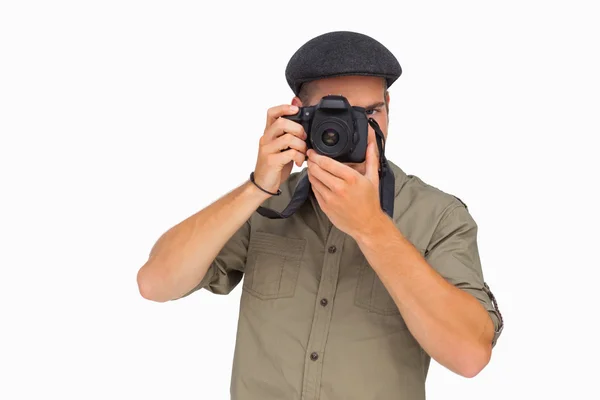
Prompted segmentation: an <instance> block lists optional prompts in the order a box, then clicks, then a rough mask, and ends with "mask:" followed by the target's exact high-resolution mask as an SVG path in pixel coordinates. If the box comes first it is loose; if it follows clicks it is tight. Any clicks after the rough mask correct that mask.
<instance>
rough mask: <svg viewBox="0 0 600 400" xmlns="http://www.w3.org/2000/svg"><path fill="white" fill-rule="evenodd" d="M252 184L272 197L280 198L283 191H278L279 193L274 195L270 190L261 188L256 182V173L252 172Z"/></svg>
mask: <svg viewBox="0 0 600 400" xmlns="http://www.w3.org/2000/svg"><path fill="white" fill-rule="evenodd" d="M250 182H252V183H254V186H256V187H257V188H259V189H260V190H262V191H263V192H265V193H268V194H270V195H271V196H279V195H280V194H281V189H277V193H272V192H269V191H268V190H265V189H263V188H261V187H260V186H258V184H257V183H256V182H255V181H254V171H252V172H251V173H250Z"/></svg>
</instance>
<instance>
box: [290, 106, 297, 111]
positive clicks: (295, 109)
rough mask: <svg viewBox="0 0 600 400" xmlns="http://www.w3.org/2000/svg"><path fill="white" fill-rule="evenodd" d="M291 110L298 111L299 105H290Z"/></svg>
mask: <svg viewBox="0 0 600 400" xmlns="http://www.w3.org/2000/svg"><path fill="white" fill-rule="evenodd" d="M290 111H291V112H298V107H296V106H290Z"/></svg>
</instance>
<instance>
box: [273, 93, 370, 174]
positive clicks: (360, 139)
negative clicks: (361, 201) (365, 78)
mask: <svg viewBox="0 0 600 400" xmlns="http://www.w3.org/2000/svg"><path fill="white" fill-rule="evenodd" d="M283 118H287V119H289V120H291V121H294V122H297V123H299V124H301V125H302V126H303V128H304V131H305V132H306V135H307V138H306V144H307V148H308V149H313V150H315V151H316V152H317V153H318V154H322V155H325V156H328V157H331V158H333V159H335V160H337V161H339V162H351V163H361V162H363V161H365V156H366V153H367V139H368V132H369V122H368V119H367V114H366V110H365V109H364V108H363V107H358V106H354V107H352V106H350V103H349V102H348V100H347V99H346V98H345V97H344V96H338V95H328V96H324V97H323V98H322V99H321V100H320V101H319V103H318V104H317V105H314V106H310V107H300V110H299V111H298V112H297V113H296V114H294V115H284V116H283Z"/></svg>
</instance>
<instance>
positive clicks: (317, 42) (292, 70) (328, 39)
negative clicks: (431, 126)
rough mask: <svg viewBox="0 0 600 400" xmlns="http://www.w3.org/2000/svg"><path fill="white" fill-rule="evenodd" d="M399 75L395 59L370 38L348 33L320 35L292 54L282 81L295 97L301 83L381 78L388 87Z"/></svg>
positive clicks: (339, 32)
mask: <svg viewBox="0 0 600 400" xmlns="http://www.w3.org/2000/svg"><path fill="white" fill-rule="evenodd" d="M401 74H402V68H401V67H400V63H399V62H398V60H397V59H396V57H395V56H394V55H393V54H392V53H391V52H390V51H389V50H388V49H387V48H386V47H385V46H384V45H382V44H381V43H379V42H378V41H377V40H375V39H373V38H372V37H370V36H367V35H364V34H362V33H357V32H350V31H335V32H329V33H325V34H322V35H319V36H317V37H315V38H313V39H311V40H309V41H308V42H306V43H305V44H303V45H302V46H301V47H300V48H299V49H298V50H297V51H296V53H294V55H293V56H292V58H290V61H289V62H288V65H287V67H286V69H285V78H286V80H287V82H288V85H290V88H292V91H293V92H294V94H295V95H298V93H299V92H300V87H301V86H302V84H303V83H305V82H308V81H312V80H315V79H321V78H329V77H333V76H344V75H366V76H380V77H382V78H385V79H386V81H387V85H388V87H390V86H391V85H392V83H394V82H395V81H396V79H398V78H399V77H400V75H401Z"/></svg>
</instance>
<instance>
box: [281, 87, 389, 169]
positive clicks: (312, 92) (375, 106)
mask: <svg viewBox="0 0 600 400" xmlns="http://www.w3.org/2000/svg"><path fill="white" fill-rule="evenodd" d="M309 85H310V86H309V101H308V103H309V104H302V101H301V100H300V99H299V98H298V97H294V99H293V100H292V104H293V105H295V106H298V107H302V106H312V105H315V104H317V103H318V102H319V100H320V99H321V98H322V97H323V96H327V95H330V94H336V95H342V96H344V97H346V98H347V99H348V102H350V105H351V106H359V107H364V108H366V112H367V117H368V118H373V119H374V120H375V121H377V123H378V124H379V127H380V128H381V131H382V132H383V136H384V138H386V139H387V130H388V122H389V118H388V113H387V110H386V107H385V102H386V98H385V97H384V96H387V102H388V103H389V94H387V91H385V95H384V80H383V78H379V77H373V76H339V77H333V78H325V79H319V80H316V81H312V82H310V83H309ZM368 141H369V142H375V131H374V130H373V128H372V127H371V126H370V125H369V138H368ZM344 164H346V165H348V166H350V167H351V168H353V169H355V170H357V171H358V172H360V173H361V174H363V175H364V173H365V162H362V163H344Z"/></svg>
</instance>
